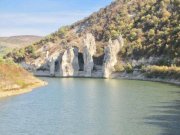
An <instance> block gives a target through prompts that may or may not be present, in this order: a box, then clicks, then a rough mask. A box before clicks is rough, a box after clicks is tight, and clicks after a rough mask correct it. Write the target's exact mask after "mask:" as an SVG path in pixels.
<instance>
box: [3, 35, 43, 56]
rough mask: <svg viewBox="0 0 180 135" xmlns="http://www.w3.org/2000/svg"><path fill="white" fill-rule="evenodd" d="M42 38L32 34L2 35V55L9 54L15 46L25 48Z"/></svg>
mask: <svg viewBox="0 0 180 135" xmlns="http://www.w3.org/2000/svg"><path fill="white" fill-rule="evenodd" d="M41 39H42V37H40V36H31V35H22V36H11V37H0V56H3V55H5V54H7V53H8V52H10V51H11V50H12V49H14V48H16V49H17V48H23V47H25V46H28V45H31V44H32V43H34V42H37V41H39V40H41Z"/></svg>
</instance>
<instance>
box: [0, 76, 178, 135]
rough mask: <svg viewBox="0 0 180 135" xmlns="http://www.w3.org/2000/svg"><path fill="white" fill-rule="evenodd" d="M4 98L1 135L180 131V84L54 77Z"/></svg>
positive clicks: (144, 134) (0, 102) (0, 111)
mask: <svg viewBox="0 0 180 135" xmlns="http://www.w3.org/2000/svg"><path fill="white" fill-rule="evenodd" d="M42 79H44V80H46V81H48V82H49V84H48V85H47V86H45V87H41V88H37V89H36V90H34V91H32V92H30V93H27V94H23V95H19V96H13V97H8V98H2V99H0V135H180V87H178V86H173V85H169V84H163V83H157V82H145V81H133V80H103V79H77V78H76V79H54V78H42Z"/></svg>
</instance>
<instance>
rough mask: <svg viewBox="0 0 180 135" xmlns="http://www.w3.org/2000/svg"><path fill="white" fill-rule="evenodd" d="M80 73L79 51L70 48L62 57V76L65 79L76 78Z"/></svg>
mask: <svg viewBox="0 0 180 135" xmlns="http://www.w3.org/2000/svg"><path fill="white" fill-rule="evenodd" d="M78 71H79V63H78V49H77V48H74V47H70V48H68V49H67V50H66V51H65V52H64V54H63V56H62V61H61V65H60V75H61V76H64V77H67V76H76V75H77V74H78Z"/></svg>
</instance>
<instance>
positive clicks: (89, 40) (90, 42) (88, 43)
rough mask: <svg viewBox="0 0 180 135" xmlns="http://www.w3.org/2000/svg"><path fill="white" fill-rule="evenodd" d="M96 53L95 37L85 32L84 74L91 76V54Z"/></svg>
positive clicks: (92, 63)
mask: <svg viewBox="0 0 180 135" xmlns="http://www.w3.org/2000/svg"><path fill="white" fill-rule="evenodd" d="M95 53H96V43H95V38H94V36H93V35H92V34H89V33H88V34H86V37H85V39H84V47H83V59H84V75H85V76H86V77H91V75H92V73H91V72H92V70H93V67H94V62H93V55H94V54H95Z"/></svg>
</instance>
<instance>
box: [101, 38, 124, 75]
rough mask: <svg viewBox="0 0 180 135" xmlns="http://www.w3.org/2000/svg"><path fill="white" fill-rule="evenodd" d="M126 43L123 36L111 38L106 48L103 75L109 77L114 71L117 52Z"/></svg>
mask: <svg viewBox="0 0 180 135" xmlns="http://www.w3.org/2000/svg"><path fill="white" fill-rule="evenodd" d="M123 45H124V41H123V38H122V36H119V38H118V39H116V40H114V41H112V40H111V39H110V40H109V43H108V45H107V47H106V48H105V49H104V63H103V77H104V78H109V77H110V75H111V73H112V72H113V71H114V66H115V64H116V63H117V54H118V52H119V51H120V48H121V47H122V46H123Z"/></svg>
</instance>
